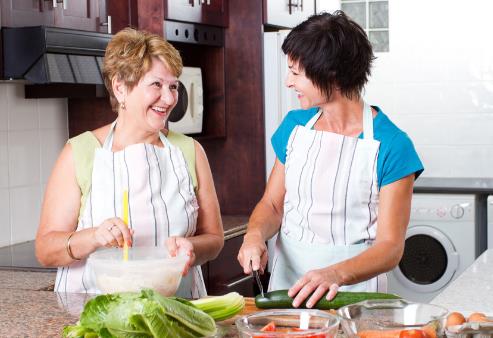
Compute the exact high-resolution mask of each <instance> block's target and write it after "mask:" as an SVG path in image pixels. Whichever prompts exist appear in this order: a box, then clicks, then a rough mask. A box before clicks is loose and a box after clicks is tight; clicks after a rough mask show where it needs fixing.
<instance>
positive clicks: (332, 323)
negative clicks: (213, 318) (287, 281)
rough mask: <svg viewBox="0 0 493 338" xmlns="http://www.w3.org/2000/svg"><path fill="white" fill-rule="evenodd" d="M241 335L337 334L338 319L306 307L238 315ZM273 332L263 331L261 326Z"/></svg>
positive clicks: (314, 337) (319, 336)
mask: <svg viewBox="0 0 493 338" xmlns="http://www.w3.org/2000/svg"><path fill="white" fill-rule="evenodd" d="M235 324H236V328H237V329H238V332H239V336H240V338H267V337H286V338H288V337H289V338H293V337H300V338H301V337H305V338H308V337H311V338H328V337H331V338H332V337H336V335H337V330H338V328H339V318H337V316H335V315H332V314H330V313H327V312H323V311H320V310H309V309H287V310H270V311H261V312H257V313H254V314H250V315H246V316H243V317H240V318H238V319H237V320H236V322H235ZM274 326H275V330H276V331H267V330H264V331H262V328H266V329H267V328H269V329H270V330H272V329H274Z"/></svg>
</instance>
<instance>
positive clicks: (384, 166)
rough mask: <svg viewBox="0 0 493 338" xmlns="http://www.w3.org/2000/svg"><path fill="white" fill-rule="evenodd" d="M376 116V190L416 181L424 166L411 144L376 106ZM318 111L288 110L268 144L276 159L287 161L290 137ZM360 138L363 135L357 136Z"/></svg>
mask: <svg viewBox="0 0 493 338" xmlns="http://www.w3.org/2000/svg"><path fill="white" fill-rule="evenodd" d="M372 107H373V108H374V109H375V110H376V111H377V115H376V116H375V118H374V119H373V137H374V138H375V140H378V141H380V149H379V152H378V159H377V178H378V187H379V189H380V188H382V187H383V186H385V185H387V184H390V183H392V182H395V181H397V180H400V179H401V178H403V177H406V176H408V175H411V174H413V173H414V175H415V178H418V176H419V175H420V174H421V173H422V172H423V170H424V168H423V164H422V163H421V160H420V159H419V156H418V153H417V152H416V149H415V148H414V145H413V142H412V141H411V139H410V138H409V136H407V134H406V133H405V132H403V131H402V130H400V129H399V128H398V127H397V126H396V125H395V124H394V123H393V122H392V121H390V119H389V118H388V117H387V115H385V114H384V113H383V112H382V111H381V109H380V108H379V107H376V106H372ZM317 112H318V107H314V108H311V109H307V110H303V109H299V110H292V111H290V112H289V113H288V114H287V115H286V117H285V118H284V120H283V121H282V123H281V125H280V126H279V128H277V130H276V132H275V133H274V135H273V136H272V139H271V142H272V146H273V148H274V152H275V153H276V156H277V158H278V159H279V161H280V162H281V163H283V164H284V163H285V162H286V147H287V145H288V140H289V136H290V135H291V132H292V131H293V129H294V128H295V127H296V126H297V125H303V126H304V125H305V124H307V123H308V121H309V120H310V119H311V118H312V117H313V116H314V115H315V114H316V113H317ZM359 138H363V133H361V134H360V135H359Z"/></svg>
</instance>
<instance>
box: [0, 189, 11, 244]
mask: <svg viewBox="0 0 493 338" xmlns="http://www.w3.org/2000/svg"><path fill="white" fill-rule="evenodd" d="M0 234H2V235H1V236H0V247H2V246H6V245H9V244H10V240H11V235H12V234H11V229H10V201H9V190H8V189H0Z"/></svg>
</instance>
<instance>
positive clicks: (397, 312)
mask: <svg viewBox="0 0 493 338" xmlns="http://www.w3.org/2000/svg"><path fill="white" fill-rule="evenodd" d="M447 313H448V311H447V309H445V308H443V307H441V306H438V305H433V304H423V303H412V302H408V301H406V300H404V299H385V300H383V299H382V300H367V301H363V302H359V303H356V304H351V305H347V306H344V307H342V308H340V309H339V310H337V314H338V315H339V316H340V317H341V326H342V329H343V330H344V332H345V334H346V335H347V336H348V337H357V336H358V335H362V336H364V335H363V334H362V333H363V331H373V332H375V331H388V330H396V331H403V330H412V329H418V330H424V332H429V331H428V330H433V331H435V333H436V334H438V335H442V334H443V330H444V327H445V320H446V317H447ZM373 336H375V335H373ZM435 336H436V335H435Z"/></svg>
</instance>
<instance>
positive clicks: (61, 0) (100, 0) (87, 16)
mask: <svg viewBox="0 0 493 338" xmlns="http://www.w3.org/2000/svg"><path fill="white" fill-rule="evenodd" d="M43 1H44V0H43ZM51 2H52V3H53V6H54V7H55V6H56V7H55V11H54V13H55V27H62V28H73V29H81V30H85V31H94V32H102V33H107V32H108V28H107V27H108V26H103V25H102V24H104V23H106V10H105V7H106V5H105V2H106V1H105V0H53V1H51ZM100 9H103V11H104V12H103V13H100ZM101 14H102V15H101Z"/></svg>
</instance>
